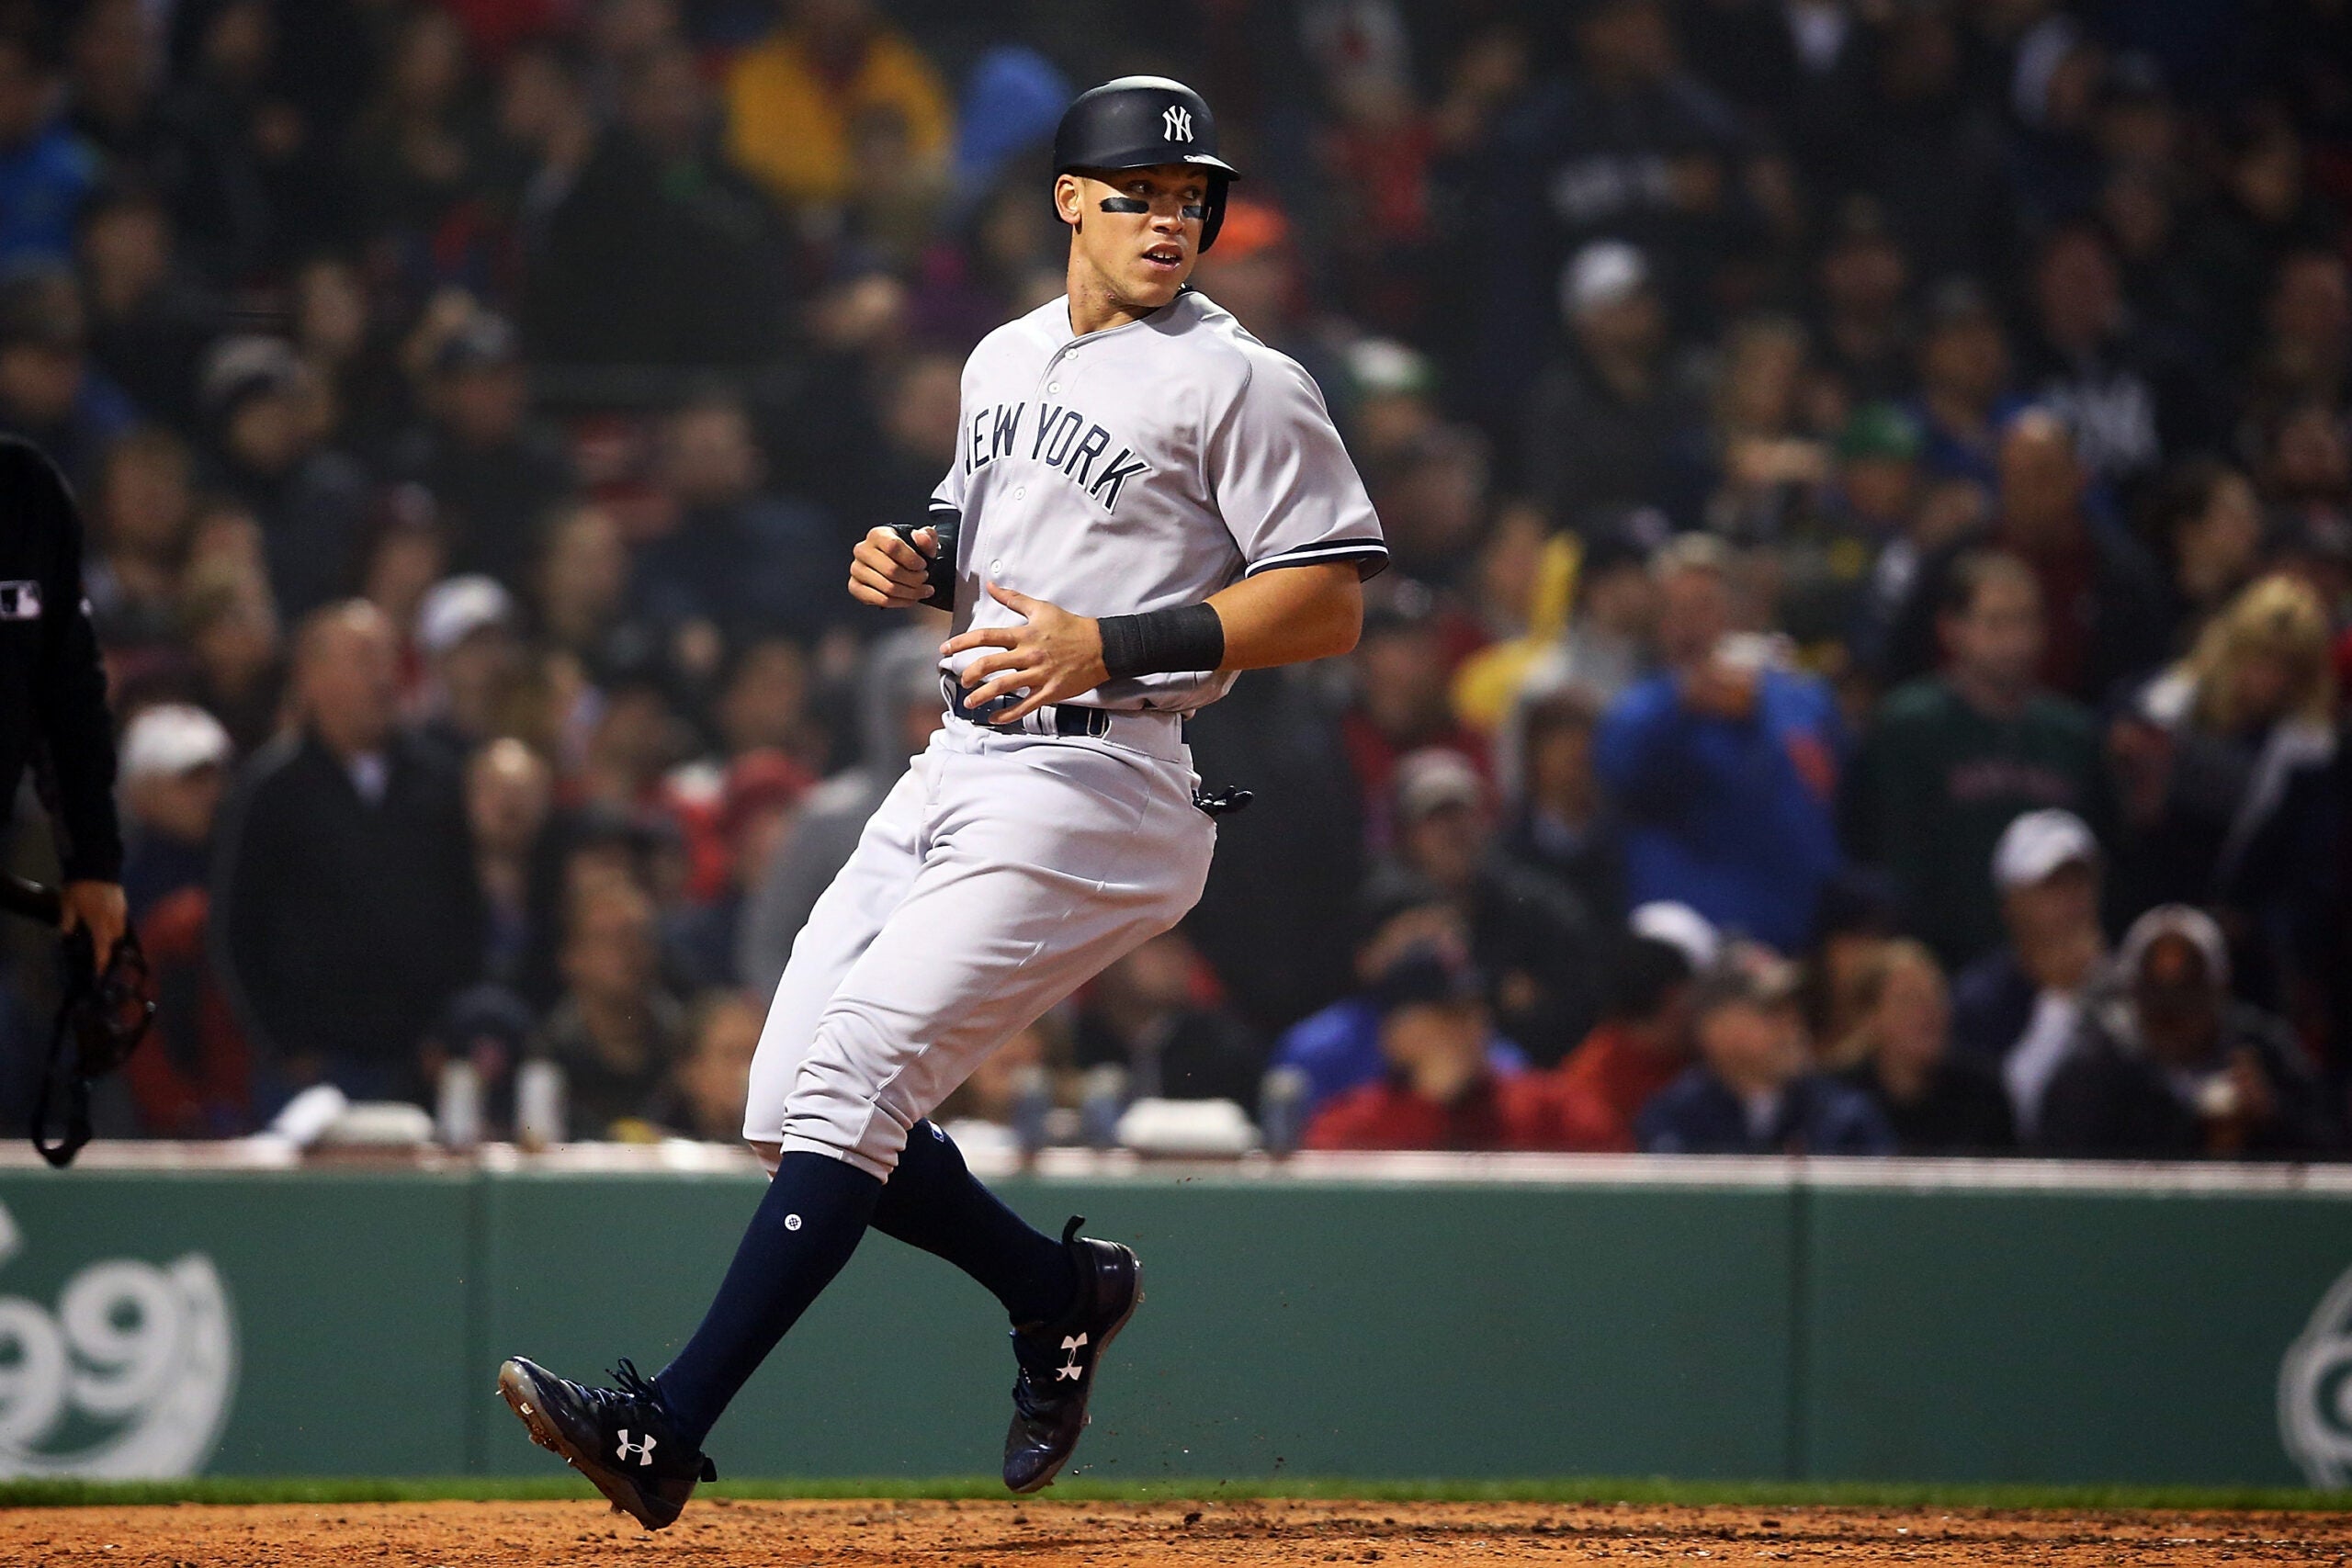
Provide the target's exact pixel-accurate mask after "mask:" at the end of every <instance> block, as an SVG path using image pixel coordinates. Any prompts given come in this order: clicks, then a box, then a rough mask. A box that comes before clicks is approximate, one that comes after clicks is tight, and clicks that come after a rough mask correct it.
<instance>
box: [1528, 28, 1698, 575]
mask: <svg viewBox="0 0 2352 1568" xmlns="http://www.w3.org/2000/svg"><path fill="white" fill-rule="evenodd" d="M1613 3H1617V4H1625V3H1628V0H1613ZM1632 3H1635V4H1639V3H1645V0H1632ZM1560 310H1561V314H1562V316H1563V318H1564V319H1565V321H1566V323H1567V328H1568V340H1569V347H1568V352H1567V354H1566V357H1564V358H1562V359H1561V360H1559V361H1558V362H1557V363H1555V365H1553V366H1552V367H1551V368H1550V369H1548V370H1546V371H1545V372H1544V377H1543V378H1542V379H1541V380H1540V381H1539V382H1538V383H1537V384H1536V386H1535V388H1534V390H1533V391H1532V394H1531V395H1530V399H1529V401H1528V404H1527V429H1526V433H1525V434H1524V436H1523V437H1522V442H1523V453H1524V463H1525V468H1526V474H1527V490H1528V491H1529V493H1531V494H1532V495H1533V496H1534V497H1535V499H1536V500H1538V501H1540V502H1543V504H1544V508H1545V510H1546V511H1548V512H1549V513H1551V515H1552V519H1553V521H1554V523H1555V525H1560V526H1567V527H1576V528H1579V529H1581V528H1585V527H1588V526H1589V525H1590V524H1591V522H1592V520H1593V519H1595V518H1596V517H1599V516H1607V515H1615V514H1617V513H1622V512H1623V511H1625V510H1627V509H1629V508H1632V507H1636V506H1655V507H1657V508H1659V509H1660V510H1661V511H1663V512H1665V513H1666V514H1667V515H1668V517H1670V518H1672V519H1674V520H1675V521H1676V522H1678V523H1679V524H1682V525H1690V524H1692V523H1695V522H1697V521H1698V514H1699V510H1700V503H1701V502H1702V499H1703V493H1704V491H1703V487H1704V484H1705V474H1706V468H1705V455H1704V448H1705V440H1706V436H1705V430H1706V419H1705V414H1704V411H1703V410H1702V408H1701V406H1700V404H1699V402H1698V400H1696V399H1695V398H1693V397H1691V395H1690V394H1689V392H1688V391H1687V390H1686V389H1684V388H1683V387H1682V386H1681V385H1680V384H1679V382H1678V381H1677V380H1676V378H1675V372H1674V368H1673V367H1672V365H1671V364H1670V363H1669V362H1668V353H1667V351H1668V346H1669V345H1668V337H1667V320H1666V308H1665V306H1664V305H1663V303H1661V301H1660V300H1659V299H1658V296H1657V289H1656V288H1655V287H1654V286H1653V285H1652V282H1651V278H1650V267H1649V263H1648V261H1647V260H1646V259H1645V257H1644V256H1643V254H1642V253H1641V252H1640V251H1638V250H1636V249H1634V247H1633V246H1632V245H1629V244H1626V243H1623V242H1622V241H1615V240H1606V241H1599V242H1596V243H1593V244H1590V245H1588V246H1587V247H1585V248H1584V249H1583V250H1581V251H1579V252H1577V254H1576V256H1575V258H1574V259H1573V260H1571V261H1570V262H1569V263H1568V265H1567V267H1566V270H1565V271H1563V272H1562V273H1561V275H1560Z"/></svg>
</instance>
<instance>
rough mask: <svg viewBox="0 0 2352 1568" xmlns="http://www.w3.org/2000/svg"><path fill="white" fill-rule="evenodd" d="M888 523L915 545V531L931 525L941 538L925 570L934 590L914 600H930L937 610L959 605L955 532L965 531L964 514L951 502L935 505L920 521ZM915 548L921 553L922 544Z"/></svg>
mask: <svg viewBox="0 0 2352 1568" xmlns="http://www.w3.org/2000/svg"><path fill="white" fill-rule="evenodd" d="M889 527H890V532H892V533H893V534H896V535H898V536H899V537H900V538H901V539H904V540H905V541H906V542H907V543H908V544H910V545H915V535H916V534H917V533H918V532H920V531H921V530H922V529H925V528H928V529H930V530H931V531H932V535H933V537H934V538H935V539H936V540H937V541H938V548H936V549H934V550H933V551H932V553H931V560H930V565H929V567H928V569H927V570H926V573H925V575H926V577H927V579H928V581H930V583H931V592H929V593H928V594H926V595H925V596H923V597H922V598H921V599H918V600H917V601H915V602H916V603H917V604H928V605H930V606H931V607H932V608H933V609H934V610H953V609H954V608H955V607H956V536H957V535H958V534H960V533H961V532H963V527H964V514H963V513H960V512H958V511H956V509H955V508H954V507H952V506H933V508H932V509H931V515H930V516H928V517H927V518H925V519H924V520H923V521H922V522H921V523H893V524H891V525H889ZM915 551H916V553H917V554H918V555H920V554H921V553H922V546H921V545H915Z"/></svg>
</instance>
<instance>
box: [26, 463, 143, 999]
mask: <svg viewBox="0 0 2352 1568" xmlns="http://www.w3.org/2000/svg"><path fill="white" fill-rule="evenodd" d="M28 764H29V765H30V766H31V767H32V769H33V776H34V780H35V782H36V784H38V785H39V787H40V794H41V797H42V800H43V802H44V803H45V804H46V805H47V806H48V807H49V815H50V820H51V823H52V824H54V826H55V829H56V834H57V851H58V857H59V859H60V861H61V862H62V864H63V867H64V872H65V876H64V887H63V888H62V898H63V903H64V914H63V918H62V926H63V929H64V930H66V931H74V930H75V929H76V928H85V929H86V930H87V931H89V933H90V944H91V950H92V951H93V953H96V957H97V961H98V964H99V967H101V968H104V967H105V965H106V964H107V960H108V959H109V958H111V957H112V956H113V953H114V949H115V944H116V943H117V942H119V941H121V940H122V932H123V926H124V923H125V920H126V918H127V917H126V913H125V907H124V903H123V897H122V829H120V827H119V825H118V824H117V822H116V820H115V810H114V723H113V720H112V719H111V718H110V717H109V716H108V715H107V677H106V671H104V670H103V669H101V668H100V667H99V664H98V639H97V636H96V633H95V632H94V631H92V629H91V626H90V613H89V606H88V605H87V604H85V603H84V602H83V597H82V516H81V513H80V511H79V509H77V508H76V507H75V505H74V495H73V492H72V491H69V490H68V489H67V488H66V485H65V479H64V478H63V476H62V475H61V474H59V472H58V471H57V468H56V467H55V465H53V464H51V462H50V460H49V459H48V458H47V457H43V456H41V453H40V448H39V447H36V446H33V445H32V444H31V443H30V442H28V441H24V440H21V439H19V438H17V437H16V436H13V435H0V816H5V815H13V813H14V811H15V808H16V799H17V783H18V781H19V780H20V779H21V778H22V777H23V776H24V772H25V768H26V766H27V765H28Z"/></svg>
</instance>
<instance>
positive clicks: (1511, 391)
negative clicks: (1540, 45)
mask: <svg viewBox="0 0 2352 1568" xmlns="http://www.w3.org/2000/svg"><path fill="white" fill-rule="evenodd" d="M1567 27H1568V29H1569V32H1570V36H1571V41H1572V42H1573V45H1574V51H1573V54H1574V64H1573V68H1572V70H1570V71H1569V72H1567V73H1563V74H1560V75H1557V76H1554V77H1552V78H1550V79H1548V80H1543V81H1539V82H1538V83H1537V84H1535V85H1533V86H1532V88H1531V89H1530V90H1529V91H1527V92H1525V93H1524V94H1521V95H1519V96H1518V99H1517V101H1516V102H1513V103H1511V104H1510V106H1509V112H1508V113H1505V114H1503V115H1501V116H1500V117H1499V118H1498V122H1497V125H1496V128H1495V132H1494V134H1493V135H1492V136H1490V137H1488V138H1487V139H1486V140H1485V141H1483V142H1482V143H1481V144H1480V145H1479V146H1478V147H1477V148H1476V159H1477V164H1478V167H1477V170H1476V175H1477V179H1476V184H1475V185H1474V186H1473V192H1472V194H1473V197H1474V203H1475V204H1474V206H1473V208H1472V209H1471V223H1472V230H1471V232H1472V237H1473V239H1474V240H1475V241H1476V252H1475V254H1476V255H1477V257H1478V262H1479V265H1480V268H1481V276H1479V278H1478V279H1477V282H1478V291H1477V296H1476V297H1477V298H1478V299H1479V307H1480V314H1481V318H1482V319H1481V321H1480V324H1479V327H1478V333H1479V337H1478V344H1479V347H1480V349H1481V351H1482V355H1481V360H1480V362H1479V364H1478V366H1477V376H1478V378H1479V380H1480V381H1481V382H1482V383H1485V384H1486V386H1485V394H1484V395H1485V396H1487V397H1491V398H1495V399H1496V400H1498V408H1503V407H1509V406H1510V404H1511V403H1514V402H1516V401H1518V400H1521V399H1522V398H1523V397H1524V395H1525V391H1526V388H1527V385H1528V381H1529V379H1530V378H1531V376H1532V372H1533V371H1534V370H1535V368H1536V367H1537V366H1538V365H1540V364H1541V357H1540V350H1541V347H1542V344H1544V341H1545V337H1546V333H1545V318H1546V317H1547V315H1548V314H1549V312H1548V311H1546V310H1544V303H1543V300H1542V298H1541V295H1542V290H1543V286H1544V282H1546V281H1548V280H1549V279H1550V278H1552V277H1554V276H1557V274H1558V269H1559V266H1560V264H1561V263H1562V262H1563V261H1564V260H1566V258H1567V257H1568V256H1570V255H1571V254H1575V253H1576V252H1577V250H1578V249H1579V248H1580V247H1583V246H1586V245H1589V244H1590V243H1594V242H1597V241H1601V240H1604V239H1608V238H1611V237H1614V238H1619V239H1623V240H1625V241H1628V242H1630V243H1633V244H1634V245H1636V246H1638V247H1640V248H1641V250H1642V251H1643V252H1644V253H1645V254H1647V255H1648V256H1649V258H1650V259H1651V261H1652V262H1654V263H1656V264H1657V265H1658V267H1659V270H1660V271H1661V273H1662V274H1663V275H1664V281H1665V282H1666V283H1667V285H1668V291H1669V292H1670V293H1671V295H1672V296H1673V297H1674V299H1675V300H1676V301H1677V302H1678V303H1679V302H1680V301H1682V300H1685V299H1691V300H1695V299H1698V298H1699V297H1700V296H1701V295H1702V292H1703V289H1704V287H1705V284H1706V282H1707V281H1708V279H1707V276H1706V275H1707V273H1708V272H1709V271H1710V263H1711V262H1712V260H1713V256H1714V255H1715V254H1719V253H1720V252H1721V251H1722V250H1724V249H1727V248H1729V247H1730V246H1731V245H1733V244H1736V243H1737V239H1736V236H1738V234H1739V230H1738V228H1737V211H1738V200H1737V197H1736V182H1735V178H1734V175H1735V170H1734V168H1733V163H1732V160H1733V157H1734V155H1735V153H1736V151H1737V146H1738V142H1739V141H1740V132H1739V128H1738V121H1737V119H1736V116H1735V114H1734V113H1733V111H1732V110H1731V108H1730V107H1729V106H1727V105H1726V104H1724V102H1723V101H1722V99H1720V98H1719V97H1717V96H1716V95H1715V93H1714V92H1713V89H1712V88H1710V87H1709V86H1708V85H1706V84H1705V83H1703V82H1702V81H1701V80H1700V79H1698V78H1697V77H1696V76H1693V75H1692V74H1691V73H1689V72H1687V71H1685V70H1683V69H1682V68H1681V63H1680V61H1679V57H1678V49H1677V39H1676V37H1675V31H1674V26H1673V21H1672V18H1671V17H1670V15H1669V13H1668V7H1667V6H1665V5H1664V4H1663V3H1662V0H1598V3H1596V4H1593V5H1589V6H1582V7H1579V8H1578V9H1577V11H1576V12H1575V13H1574V14H1573V15H1572V16H1570V17H1568V18H1567ZM1506 70H1508V67H1506ZM1503 80H1505V81H1508V80H1509V77H1508V75H1504V76H1503ZM1694 423H1695V422H1694ZM1634 499H1638V500H1648V499H1652V498H1649V497H1636V498H1634Z"/></svg>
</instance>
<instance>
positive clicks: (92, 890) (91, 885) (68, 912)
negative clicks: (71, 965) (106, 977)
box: [57, 882, 130, 969]
mask: <svg viewBox="0 0 2352 1568" xmlns="http://www.w3.org/2000/svg"><path fill="white" fill-rule="evenodd" d="M58 903H59V905H60V906H61V908H60V910H59V914H58V918H57V929H58V930H59V931H66V932H72V931H77V930H79V931H88V932H89V933H90V951H91V953H94V954H95V955H96V958H97V963H98V967H99V968H101V969H104V968H105V967H106V966H107V960H108V959H110V958H112V957H113V956H114V948H115V943H117V942H120V941H121V940H122V933H123V929H124V928H125V927H126V926H128V925H129V924H130V906H129V905H128V904H127V903H126V902H125V901H124V898H123V896H122V885H121V884H120V883H118V882H69V883H67V884H66V885H65V886H63V887H62V888H61V889H60V890H59V892H58Z"/></svg>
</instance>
